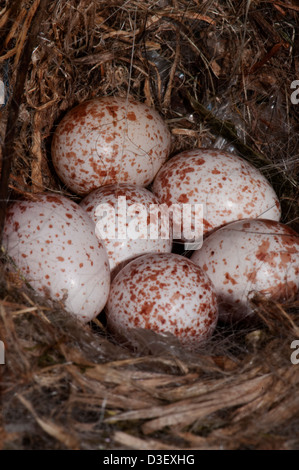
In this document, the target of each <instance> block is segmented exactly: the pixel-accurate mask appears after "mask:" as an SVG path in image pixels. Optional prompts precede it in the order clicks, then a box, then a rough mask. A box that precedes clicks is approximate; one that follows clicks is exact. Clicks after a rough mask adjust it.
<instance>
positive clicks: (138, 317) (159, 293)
mask: <svg viewBox="0 0 299 470" xmlns="http://www.w3.org/2000/svg"><path fill="white" fill-rule="evenodd" d="M105 311H106V315H107V325H108V328H109V330H110V331H111V332H112V333H114V334H116V336H117V335H118V334H120V335H121V336H126V335H128V333H129V332H130V330H131V329H133V328H144V329H148V330H153V331H155V332H156V333H171V334H173V335H174V336H175V337H177V338H178V340H179V341H180V342H181V344H182V345H183V346H184V347H187V348H190V349H194V348H196V347H197V346H199V345H200V343H202V342H203V341H204V340H206V339H207V338H209V337H210V336H211V335H212V333H213V331H214V329H215V327H216V323H217V319H218V310H217V300H216V294H215V292H214V287H213V285H212V283H211V281H210V279H209V278H208V276H207V275H206V274H205V273H204V271H203V270H202V269H201V268H199V267H198V266H196V265H195V264H194V263H193V262H191V261H190V260H189V259H187V258H185V257H183V256H181V255H177V254H174V253H162V254H159V253H154V254H146V255H143V256H141V257H139V258H136V259H135V260H133V261H131V262H130V263H129V264H127V265H126V266H125V267H124V268H123V269H122V270H121V271H120V272H119V273H118V274H117V275H116V277H115V278H114V280H113V281H112V283H111V290H110V295H109V299H108V302H107V305H106V309H105Z"/></svg>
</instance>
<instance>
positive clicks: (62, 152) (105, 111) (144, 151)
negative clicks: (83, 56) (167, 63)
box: [52, 97, 171, 195]
mask: <svg viewBox="0 0 299 470" xmlns="http://www.w3.org/2000/svg"><path fill="white" fill-rule="evenodd" d="M77 108H78V110H77ZM77 108H74V109H73V110H71V111H70V112H69V113H68V114H67V115H66V116H65V117H64V118H63V119H62V121H61V123H60V124H59V125H58V127H57V129H56V131H55V133H54V136H53V141H52V159H53V164H54V167H55V169H56V171H57V173H58V175H59V176H60V178H61V179H62V181H63V182H64V183H65V184H66V185H67V186H68V187H69V188H70V189H72V190H73V191H74V192H76V193H77V194H80V195H84V194H87V193H89V192H91V191H92V190H93V189H95V188H97V187H99V186H102V185H106V184H112V183H117V182H128V183H132V184H137V185H140V186H146V185H147V184H149V183H150V182H151V181H152V180H153V179H154V177H155V175H156V173H157V172H158V170H159V169H160V167H161V165H162V164H163V163H164V162H165V161H166V159H167V157H168V154H169V151H170V144H171V135H170V132H169V130H168V128H167V126H166V124H165V123H164V122H163V120H162V118H161V117H160V115H159V114H158V113H157V112H156V111H155V110H153V109H149V108H148V107H147V106H145V105H144V104H142V103H138V102H134V101H132V100H131V99H129V100H126V99H122V98H117V97H105V98H96V99H94V100H90V101H87V102H85V103H82V104H80V105H79V107H77ZM69 121H71V123H70V124H69Z"/></svg>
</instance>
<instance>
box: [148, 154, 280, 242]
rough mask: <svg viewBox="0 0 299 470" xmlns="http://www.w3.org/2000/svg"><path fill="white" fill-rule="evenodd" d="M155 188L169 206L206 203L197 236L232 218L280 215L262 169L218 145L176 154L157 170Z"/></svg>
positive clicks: (265, 217)
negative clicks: (213, 147)
mask: <svg viewBox="0 0 299 470" xmlns="http://www.w3.org/2000/svg"><path fill="white" fill-rule="evenodd" d="M152 190H153V192H154V193H155V194H156V195H157V196H158V198H159V200H160V201H161V203H163V202H165V203H166V204H167V205H168V206H171V205H172V204H176V203H180V204H191V205H195V204H203V205H204V208H203V210H204V219H203V226H200V232H199V233H197V234H196V237H197V238H198V239H200V237H201V236H202V232H203V234H206V233H209V232H211V231H212V230H213V229H215V228H219V227H220V226H222V225H224V224H227V223H229V222H232V221H233V220H239V219H244V218H259V217H261V218H264V219H272V220H277V221H278V220H280V216H281V209H280V204H279V200H278V198H277V195H276V194H275V192H274V190H273V188H272V186H271V185H270V183H269V182H268V181H267V179H266V178H265V177H264V176H263V175H262V174H261V173H260V171H259V170H258V169H256V168H255V167H253V166H252V165H250V164H249V163H248V162H246V161H245V160H244V159H242V158H240V157H238V156H237V155H234V154H231V153H227V152H224V151H220V150H217V149H194V150H190V151H184V152H181V153H179V154H178V155H176V156H174V157H173V158H171V159H170V160H168V162H167V163H165V164H164V165H163V166H162V168H161V169H160V171H159V172H158V174H157V176H156V178H155V180H154V183H153V187H152ZM193 213H194V210H193ZM185 230H186V226H184V227H183V231H185ZM183 235H184V234H183ZM182 240H184V236H182Z"/></svg>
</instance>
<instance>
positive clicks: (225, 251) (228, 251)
mask: <svg viewBox="0 0 299 470" xmlns="http://www.w3.org/2000/svg"><path fill="white" fill-rule="evenodd" d="M191 259H192V261H193V262H195V263H196V264H198V266H202V267H203V269H204V270H206V272H207V274H208V276H209V277H210V279H211V280H212V282H213V284H214V286H215V289H216V292H217V295H218V300H219V303H220V307H219V315H220V318H221V319H222V320H228V321H231V320H238V319H240V318H243V317H244V316H246V315H251V314H252V311H251V307H250V303H249V299H250V298H251V297H252V296H253V295H254V294H255V293H257V292H259V293H261V294H263V295H267V296H270V297H271V298H272V299H275V300H279V301H284V300H288V299H292V298H293V297H294V296H295V295H296V294H298V293H299V276H298V273H299V235H298V234H297V233H295V232H294V231H293V230H291V229H290V228H289V227H287V226H286V225H283V224H281V223H279V222H277V221H270V220H266V219H247V220H246V221H245V220H240V221H235V222H231V223H229V224H228V225H226V226H224V227H222V228H221V229H218V230H216V231H215V232H213V233H212V234H211V235H209V236H208V237H207V238H206V240H205V241H204V243H203V246H202V248H201V249H199V250H197V251H195V252H194V253H193V255H192V257H191ZM236 306H239V307H238V309H237V308H236Z"/></svg>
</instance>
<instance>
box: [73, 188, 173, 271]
mask: <svg viewBox="0 0 299 470" xmlns="http://www.w3.org/2000/svg"><path fill="white" fill-rule="evenodd" d="M80 206H81V207H82V208H83V209H85V210H86V212H87V213H88V214H89V216H90V217H91V219H92V220H93V222H94V223H95V233H96V234H97V235H98V236H99V237H100V239H102V240H103V241H104V243H105V246H106V249H107V253H108V258H109V263H110V269H111V271H112V270H114V269H115V268H116V267H118V268H120V267H121V266H122V265H123V264H124V263H125V262H127V261H128V260H130V259H131V258H134V257H137V256H139V255H142V254H144V253H149V252H157V253H170V252H171V249H172V231H171V227H168V230H167V227H165V230H163V227H162V226H161V224H160V223H159V220H160V219H159V218H160V210H161V209H160V204H159V200H158V199H157V197H156V196H155V195H154V194H153V193H151V192H150V191H148V190H147V189H146V188H143V187H138V186H134V185H131V184H126V183H120V184H112V185H107V186H103V187H101V188H98V189H95V190H94V191H92V192H91V193H90V194H88V195H87V196H86V197H85V198H84V199H83V200H82V201H81V203H80Z"/></svg>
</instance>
